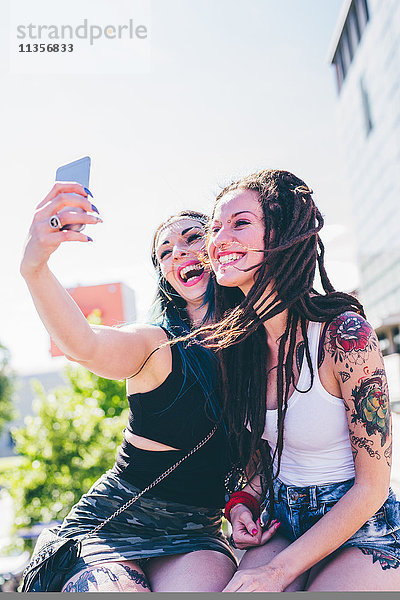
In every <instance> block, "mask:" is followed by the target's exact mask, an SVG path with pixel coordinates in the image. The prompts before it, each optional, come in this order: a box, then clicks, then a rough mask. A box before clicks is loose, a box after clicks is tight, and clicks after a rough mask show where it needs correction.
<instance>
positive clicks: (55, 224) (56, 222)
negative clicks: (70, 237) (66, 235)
mask: <svg viewBox="0 0 400 600" xmlns="http://www.w3.org/2000/svg"><path fill="white" fill-rule="evenodd" d="M49 225H50V227H51V228H52V229H57V230H58V231H59V230H60V229H61V221H60V219H59V218H58V215H53V216H52V217H50V219H49Z"/></svg>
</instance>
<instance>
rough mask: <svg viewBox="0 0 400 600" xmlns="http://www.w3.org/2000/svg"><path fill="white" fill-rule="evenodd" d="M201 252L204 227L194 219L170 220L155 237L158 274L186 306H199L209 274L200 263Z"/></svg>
mask: <svg viewBox="0 0 400 600" xmlns="http://www.w3.org/2000/svg"><path fill="white" fill-rule="evenodd" d="M204 251H205V231H204V226H203V224H202V223H201V222H200V221H198V220H196V219H194V218H190V217H180V218H177V219H176V220H172V221H170V222H168V223H167V224H166V225H165V226H164V227H163V228H162V229H161V230H160V231H159V233H158V235H157V239H156V257H157V261H158V263H159V265H160V269H161V273H162V275H163V277H164V278H165V279H166V280H167V281H168V283H169V284H170V285H171V286H172V287H173V288H174V290H175V291H176V292H177V293H178V294H179V295H180V296H182V298H183V299H184V300H186V302H188V303H198V302H201V301H202V298H203V296H204V294H205V291H206V289H207V284H208V279H209V274H208V273H207V272H206V271H205V270H204V264H203V263H202V262H201V259H202V257H203V255H204Z"/></svg>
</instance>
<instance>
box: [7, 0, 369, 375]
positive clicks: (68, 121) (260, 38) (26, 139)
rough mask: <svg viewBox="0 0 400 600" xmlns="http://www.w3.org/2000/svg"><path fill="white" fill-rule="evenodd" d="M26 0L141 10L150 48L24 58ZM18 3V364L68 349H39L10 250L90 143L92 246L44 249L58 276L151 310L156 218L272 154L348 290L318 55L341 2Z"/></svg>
mask: <svg viewBox="0 0 400 600" xmlns="http://www.w3.org/2000/svg"><path fill="white" fill-rule="evenodd" d="M28 4H29V7H30V9H29V10H30V12H29V19H31V20H32V21H33V20H35V19H36V21H37V22H40V20H41V21H42V22H50V16H51V19H52V21H51V22H57V19H58V21H60V22H61V21H62V22H67V21H68V19H70V20H71V22H74V23H78V22H82V19H83V18H85V17H87V18H88V19H89V20H90V22H93V23H94V22H96V23H97V22H98V23H103V24H104V23H105V24H107V19H108V20H111V19H112V21H110V22H112V23H117V22H118V23H125V22H127V19H128V18H130V17H131V18H132V19H133V20H134V21H135V23H144V22H145V23H146V25H147V31H148V38H147V39H146V41H145V44H146V45H144V44H143V45H142V46H140V43H141V42H140V43H139V42H138V41H137V40H131V41H128V40H124V41H121V40H119V41H118V42H115V44H114V42H113V41H111V40H100V41H99V42H98V45H96V44H94V45H93V46H91V47H89V45H88V44H89V42H86V46H85V48H84V52H83V54H82V56H81V57H79V56H78V59H77V58H76V55H74V61H75V62H74V63H72V62H70V63H69V64H67V63H68V56H66V55H64V56H63V57H62V60H63V61H64V63H61V58H60V59H59V57H57V56H55V55H54V56H53V57H49V56H47V55H46V57H45V58H43V59H41V58H40V57H39V55H36V56H35V57H33V58H32V60H36V63H33V62H32V63H30V64H31V65H32V67H29V65H28V68H27V67H21V64H20V63H21V60H22V59H24V60H25V59H26V60H28V59H29V60H30V58H29V57H21V56H17V46H18V43H20V42H21V40H17V39H16V33H15V25H16V22H18V19H20V18H21V19H22V16H21V17H20V15H24V19H25V20H24V22H25V23H26V22H27V20H26V19H28V16H27V14H28V13H26V12H24V11H25V9H26V6H28ZM28 4H27V0H12V3H11V2H7V1H6V0H0V76H1V79H2V82H3V86H2V87H3V93H2V94H1V97H0V109H1V110H0V124H1V132H2V143H1V146H0V152H1V155H0V159H1V172H2V193H3V197H2V202H1V207H2V235H1V236H0V256H1V272H2V280H1V295H0V298H1V310H0V342H1V343H2V344H4V345H6V346H7V347H8V348H9V350H10V352H11V358H12V366H13V367H14V369H15V370H16V371H17V373H21V374H22V373H23V374H27V373H36V372H39V371H46V370H51V369H54V368H59V366H60V364H61V363H62V361H63V360H64V359H51V357H50V355H49V351H48V349H49V338H48V335H47V333H46V332H45V330H44V327H43V325H42V324H41V322H40V320H39V318H38V316H37V314H36V312H35V309H34V306H33V303H32V300H31V298H30V295H29V292H28V290H27V288H26V285H25V283H24V281H23V279H22V278H21V276H20V275H19V262H20V258H21V253H22V248H23V244H24V240H25V238H26V235H27V232H28V229H29V226H30V223H31V220H32V217H33V211H34V208H35V206H36V205H37V204H38V203H39V202H40V201H41V200H42V199H43V198H44V196H45V195H46V194H47V193H48V191H49V190H50V189H51V187H52V185H53V181H54V175H55V171H56V169H57V167H58V166H60V165H62V164H65V163H67V162H70V161H72V160H75V159H77V158H79V157H81V156H85V155H89V156H91V159H92V171H91V184H90V187H91V190H92V192H93V194H94V203H95V204H96V206H97V207H98V209H99V211H100V213H101V216H102V218H103V220H104V223H103V224H101V225H98V226H96V227H93V226H90V227H88V228H87V229H86V231H87V233H88V235H91V237H93V239H94V243H93V244H78V243H75V244H64V245H63V246H62V247H61V248H59V249H58V250H57V252H56V253H55V254H54V255H53V256H52V258H51V260H50V266H51V268H52V270H53V271H54V273H55V274H56V276H57V277H58V279H59V280H60V281H61V283H62V284H63V285H64V286H65V287H73V286H75V285H79V284H81V285H90V284H97V283H107V282H115V281H123V282H124V283H126V284H127V285H129V286H130V287H132V288H133V289H134V291H135V294H136V300H137V309H138V314H139V320H146V314H147V309H148V308H149V306H150V304H151V301H152V298H153V296H154V291H155V277H154V273H153V269H152V266H151V262H150V245H151V239H152V235H153V232H154V230H155V228H156V227H157V225H158V224H159V223H160V222H161V221H162V220H163V219H164V218H165V217H167V216H168V215H170V214H173V213H175V212H176V211H178V210H181V209H183V208H193V209H198V210H202V211H204V212H209V211H210V210H211V208H212V204H213V199H214V198H215V195H216V194H217V193H218V192H219V190H220V189H221V188H222V187H223V186H224V185H226V184H227V183H229V182H230V181H231V180H232V179H234V178H237V177H238V176H241V175H245V174H247V173H250V172H254V171H256V170H258V169H261V168H267V167H268V168H283V169H286V170H289V171H293V172H294V173H295V174H296V175H298V176H299V177H301V178H302V179H304V180H305V181H306V182H307V184H308V185H309V186H311V187H312V189H313V190H314V198H315V200H316V202H317V204H318V206H319V208H320V209H321V211H322V212H323V214H324V216H325V222H326V225H325V228H324V230H323V234H322V238H323V240H324V241H325V243H326V246H327V254H326V262H327V269H328V273H330V275H331V279H332V281H333V283H334V285H335V286H336V287H337V288H338V289H343V290H346V291H350V290H353V289H355V288H356V287H357V283H358V272H357V267H356V265H355V250H354V245H353V234H352V221H351V215H350V214H349V210H348V205H349V197H348V193H347V191H346V190H347V188H346V182H345V181H344V175H343V172H344V169H343V165H342V154H341V145H340V140H339V139H338V138H337V133H336V121H335V118H336V117H335V107H336V98H337V96H336V88H335V82H334V74H333V69H332V67H331V66H330V64H329V60H328V49H329V47H330V42H331V39H332V35H333V32H334V30H335V26H336V23H337V20H338V16H339V13H340V10H341V7H342V4H343V1H342V0H324V1H323V2H321V0H201V2H200V1H199V0H168V1H165V0H137V2H135V1H134V0H132V1H127V0H113V1H112V2H111V0H108V1H105V0H79V1H78V0H69V1H68V3H67V2H62V1H58V2H54V1H52V2H50V0H36V1H35V3H32V2H29V3H28ZM49 7H51V10H50V8H49ZM18 11H20V12H18ZM46 11H47V12H46ZM49 11H50V12H49ZM50 13H51V15H50ZM48 14H49V15H50V16H49V17H48V18H47V19H48V20H46V15H48ZM21 22H22V21H21ZM24 41H26V40H24ZM113 44H114V45H113ZM118 44H119V46H118ZM83 45H84V44H83V42H82V47H83ZM20 59H21V60H20ZM45 59H46V60H47V61H50V60H52V61H53V62H52V63H51V64H52V65H53V67H52V69H53V70H52V72H50V67H48V66H46V65H47V63H45ZM57 60H60V62H59V63H58V62H56V61H57ZM71 60H72V59H71ZM18 61H19V62H18ZM49 64H50V63H49ZM38 65H40V68H39V67H38ZM57 65H58V66H57ZM61 65H63V67H62V68H61ZM74 65H75V66H74ZM30 68H32V72H31V71H30V70H29V69H30ZM24 69H25V72H24ZM40 69H42V71H43V72H40ZM46 69H48V70H49V72H46ZM57 69H58V70H57ZM68 69H69V72H68ZM74 69H75V70H74ZM59 71H62V72H59Z"/></svg>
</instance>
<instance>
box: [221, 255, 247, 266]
mask: <svg viewBox="0 0 400 600" xmlns="http://www.w3.org/2000/svg"><path fill="white" fill-rule="evenodd" d="M243 256H244V252H230V253H226V254H219V255H218V257H217V258H218V262H219V264H220V265H221V266H222V267H226V266H229V265H233V264H235V263H236V262H237V261H238V260H240V259H241V258H243Z"/></svg>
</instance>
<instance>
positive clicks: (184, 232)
mask: <svg viewBox="0 0 400 600" xmlns="http://www.w3.org/2000/svg"><path fill="white" fill-rule="evenodd" d="M191 229H199V230H200V231H202V228H201V227H198V226H197V225H192V226H191V227H187V228H186V229H184V230H183V231H182V233H181V235H186V234H187V233H188V231H190V230H191ZM170 243H171V242H170V241H169V240H164V241H163V243H162V244H161V246H165V245H166V244H170Z"/></svg>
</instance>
